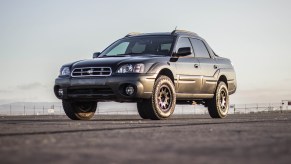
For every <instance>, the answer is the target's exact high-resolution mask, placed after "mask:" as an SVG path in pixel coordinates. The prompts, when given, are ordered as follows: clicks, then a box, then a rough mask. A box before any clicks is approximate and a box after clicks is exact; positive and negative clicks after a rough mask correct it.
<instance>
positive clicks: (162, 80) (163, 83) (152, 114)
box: [142, 76, 176, 120]
mask: <svg viewBox="0 0 291 164" xmlns="http://www.w3.org/2000/svg"><path fill="white" fill-rule="evenodd" d="M142 104H143V108H144V112H145V113H146V116H147V117H148V118H150V119H152V120H161V119H167V118H169V117H170V116H171V115H172V114H173V112H174V110H175V106H176V92H175V87H174V84H173V82H172V80H171V79H170V78H169V77H167V76H160V77H159V78H158V79H157V80H156V82H155V84H154V87H153V94H152V98H151V99H148V100H144V102H142Z"/></svg>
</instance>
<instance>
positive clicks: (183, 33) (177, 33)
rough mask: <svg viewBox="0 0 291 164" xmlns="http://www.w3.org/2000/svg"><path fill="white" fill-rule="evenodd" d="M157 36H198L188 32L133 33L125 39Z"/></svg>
mask: <svg viewBox="0 0 291 164" xmlns="http://www.w3.org/2000/svg"><path fill="white" fill-rule="evenodd" d="M155 35H174V36H178V35H186V36H196V37H197V36H198V35H197V34H196V33H194V32H191V31H186V30H174V31H172V32H156V33H139V32H131V33H129V34H127V35H126V36H125V37H133V36H155Z"/></svg>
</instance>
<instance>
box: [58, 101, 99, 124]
mask: <svg viewBox="0 0 291 164" xmlns="http://www.w3.org/2000/svg"><path fill="white" fill-rule="evenodd" d="M63 108H64V111H65V113H66V115H67V116H68V117H69V118H70V119H72V120H90V119H91V118H92V117H93V116H94V114H95V111H96V108H97V102H91V101H90V102H75V101H66V100H63Z"/></svg>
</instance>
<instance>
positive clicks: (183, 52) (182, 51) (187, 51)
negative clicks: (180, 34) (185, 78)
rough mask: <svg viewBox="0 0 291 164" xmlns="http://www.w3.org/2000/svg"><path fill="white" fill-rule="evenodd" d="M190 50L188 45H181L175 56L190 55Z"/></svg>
mask: <svg viewBox="0 0 291 164" xmlns="http://www.w3.org/2000/svg"><path fill="white" fill-rule="evenodd" d="M191 53H192V52H191V48H190V47H181V48H179V50H178V52H177V53H176V56H177V57H179V56H187V55H190V54H191Z"/></svg>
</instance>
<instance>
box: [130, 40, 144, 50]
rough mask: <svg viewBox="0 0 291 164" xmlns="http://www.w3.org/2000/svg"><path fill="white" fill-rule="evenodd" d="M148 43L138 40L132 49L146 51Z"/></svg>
mask: <svg viewBox="0 0 291 164" xmlns="http://www.w3.org/2000/svg"><path fill="white" fill-rule="evenodd" d="M145 48H146V44H143V43H139V42H136V43H135V44H134V46H133V47H132V49H131V53H143V52H144V51H145Z"/></svg>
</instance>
